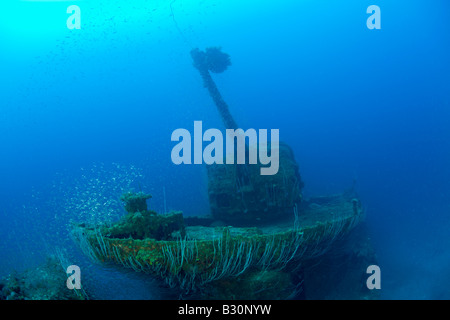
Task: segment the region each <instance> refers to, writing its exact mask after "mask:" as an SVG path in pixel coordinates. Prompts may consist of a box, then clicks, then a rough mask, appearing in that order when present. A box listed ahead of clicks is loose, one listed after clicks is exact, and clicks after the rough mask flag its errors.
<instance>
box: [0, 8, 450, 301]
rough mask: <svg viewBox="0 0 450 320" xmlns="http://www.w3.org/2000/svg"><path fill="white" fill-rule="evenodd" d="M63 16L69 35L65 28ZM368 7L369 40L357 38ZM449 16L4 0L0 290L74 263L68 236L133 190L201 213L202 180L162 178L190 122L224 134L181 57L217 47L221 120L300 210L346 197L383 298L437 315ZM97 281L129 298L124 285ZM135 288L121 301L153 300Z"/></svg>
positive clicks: (445, 254)
mask: <svg viewBox="0 0 450 320" xmlns="http://www.w3.org/2000/svg"><path fill="white" fill-rule="evenodd" d="M72 4H76V5H78V6H79V8H80V10H81V29H79V30H78V29H68V27H67V25H66V20H67V19H68V18H69V16H70V14H68V13H67V12H66V9H67V7H68V6H69V5H72ZM373 4H375V5H377V6H379V7H380V9H381V29H379V30H370V29H368V28H367V25H366V20H367V19H368V18H369V16H370V14H368V13H367V12H366V9H367V8H368V7H369V6H370V5H373ZM449 9H450V4H449V3H448V1H445V0H436V1H424V0H422V1H419V0H417V1H403V0H399V1H395V2H394V1H386V0H376V1H356V0H344V1H327V0H316V1H312V0H295V1H294V0H283V1H271V2H269V1H254V0H244V1H236V0H208V1H205V0H172V1H163V0H139V1H133V2H130V3H129V2H127V1H119V0H114V1H111V0H110V1H106V0H98V1H92V0H91V1H90V0H84V1H76V0H74V1H5V2H2V4H0V45H1V47H0V101H1V102H0V108H1V112H0V172H1V183H0V203H1V207H0V222H1V223H0V239H1V241H0V257H1V259H0V276H4V275H6V274H8V273H9V272H11V271H12V270H14V269H16V270H19V271H20V270H24V269H26V268H29V267H33V266H35V265H36V264H38V263H40V262H41V261H42V260H43V259H44V258H45V256H46V254H47V253H48V250H49V249H48V248H51V247H52V246H55V245H58V246H61V247H65V248H66V249H67V250H69V251H71V250H73V248H74V247H73V244H72V242H71V240H70V239H68V237H67V229H66V227H67V223H68V222H69V221H70V220H71V219H72V220H77V219H93V220H95V219H103V218H105V217H110V216H114V215H117V214H118V212H119V211H120V205H121V204H120V202H119V201H118V199H117V197H118V195H120V193H121V192H122V191H124V190H127V189H129V188H134V189H136V190H138V189H142V190H144V191H146V192H149V193H151V194H152V195H153V198H152V199H151V200H150V202H149V203H150V207H152V208H153V209H155V210H157V211H160V212H161V211H163V209H164V206H165V205H166V206H167V207H168V208H169V209H174V210H182V211H183V212H184V214H185V215H202V214H208V212H209V206H208V197H207V178H206V169H205V166H204V165H203V166H202V165H190V166H189V165H184V166H176V165H174V164H173V163H172V161H171V158H170V154H171V149H172V147H173V146H174V143H173V142H172V141H171V140H170V136H171V133H172V132H173V131H174V130H175V129H177V128H186V129H188V130H190V131H192V130H193V123H194V121H195V120H201V121H203V126H204V128H219V129H224V128H223V125H222V121H221V119H220V117H219V114H218V112H217V110H216V108H215V106H214V104H213V102H212V101H211V99H210V97H209V96H208V93H207V91H206V90H205V88H203V83H202V80H201V78H200V77H199V75H198V72H197V71H196V70H195V69H194V68H193V66H192V61H191V57H190V54H189V52H190V51H191V49H193V48H196V47H199V48H202V49H203V48H206V47H210V46H220V47H222V49H223V51H225V52H227V53H228V54H230V56H231V61H232V66H231V67H230V68H229V69H228V70H227V71H226V72H224V73H222V74H218V75H213V77H214V80H215V81H216V83H217V85H218V87H219V88H220V90H221V92H222V95H223V96H224V99H225V100H226V101H227V103H228V104H229V106H230V111H231V113H232V114H233V115H234V117H235V119H236V121H237V122H238V124H239V126H240V127H242V128H245V129H246V128H256V129H259V128H264V129H271V128H276V129H279V130H280V139H281V140H282V141H284V142H286V143H288V144H289V145H290V146H291V147H292V149H293V151H294V153H295V157H296V160H297V162H298V163H299V165H300V174H301V176H302V179H303V180H304V182H305V188H304V193H305V196H313V195H322V194H333V193H338V192H341V191H342V190H344V189H346V188H348V187H350V186H352V184H353V183H354V182H356V189H357V191H358V193H359V195H360V196H361V199H362V202H363V205H364V207H365V209H366V212H367V217H366V221H365V223H366V225H367V227H368V230H369V236H370V238H371V240H372V241H373V244H374V247H375V250H376V253H377V257H378V260H379V261H378V263H379V266H380V268H381V271H382V289H381V291H380V292H381V296H382V298H385V299H449V298H450V291H449V289H448V285H449V284H450V276H449V274H448V270H450V235H449V234H450V233H449V230H450V166H449V163H450V90H449V88H450V76H449V75H450V60H449V56H450V41H449V40H450V33H449V32H450V20H449V14H448V12H449ZM164 193H165V195H166V197H165V202H166V204H164ZM80 263H86V262H80ZM108 272H112V273H114V274H115V275H114V276H105V274H109V273H108ZM93 273H95V274H96V276H98V277H101V276H102V275H103V277H105V278H108V279H114V280H110V281H114V282H116V283H117V281H121V283H128V284H129V285H130V286H134V288H140V287H141V281H140V280H139V279H137V280H136V279H135V278H134V277H135V276H134V275H133V276H130V279H128V280H124V279H125V278H123V276H122V275H121V274H120V273H118V272H116V271H111V270H102V269H101V268H97V269H96V270H95V271H93ZM131 278H133V279H131ZM145 288H146V289H142V290H137V289H136V290H130V292H132V293H130V295H128V296H126V297H127V298H130V297H132V298H133V297H134V298H158V297H159V293H158V292H154V291H151V290H150V291H149V289H148V286H146V287H145ZM123 295H124V293H123V292H121V293H117V296H115V297H113V296H111V292H109V291H108V293H107V294H106V293H103V295H102V292H99V293H98V297H99V298H106V299H110V298H123Z"/></svg>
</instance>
